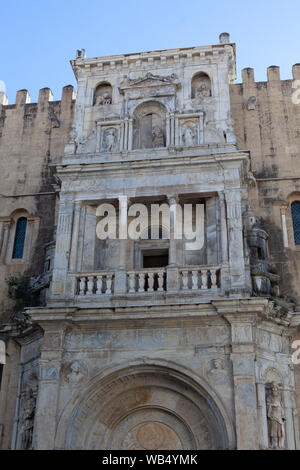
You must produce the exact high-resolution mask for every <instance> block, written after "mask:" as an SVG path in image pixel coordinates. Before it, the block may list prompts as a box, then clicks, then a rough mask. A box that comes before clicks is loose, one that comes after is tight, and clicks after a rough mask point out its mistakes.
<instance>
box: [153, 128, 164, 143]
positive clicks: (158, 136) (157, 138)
mask: <svg viewBox="0 0 300 470" xmlns="http://www.w3.org/2000/svg"><path fill="white" fill-rule="evenodd" d="M152 147H153V148H159V147H164V134H163V131H162V130H161V128H160V127H159V126H154V127H153V129H152Z"/></svg>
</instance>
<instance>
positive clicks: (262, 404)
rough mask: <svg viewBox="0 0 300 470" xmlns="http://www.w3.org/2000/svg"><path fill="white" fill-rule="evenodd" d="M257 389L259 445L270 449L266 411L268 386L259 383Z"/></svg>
mask: <svg viewBox="0 0 300 470" xmlns="http://www.w3.org/2000/svg"><path fill="white" fill-rule="evenodd" d="M256 389H257V418H258V428H259V429H258V437H259V444H260V448H261V449H268V447H269V436H268V424H267V409H266V406H267V405H266V385H265V384H264V383H257V385H256Z"/></svg>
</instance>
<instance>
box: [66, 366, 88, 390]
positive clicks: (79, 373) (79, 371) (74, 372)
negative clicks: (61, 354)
mask: <svg viewBox="0 0 300 470" xmlns="http://www.w3.org/2000/svg"><path fill="white" fill-rule="evenodd" d="M87 376H88V370H87V367H86V366H85V365H84V364H82V363H81V362H80V361H77V360H76V361H73V362H71V363H70V364H67V365H66V367H65V371H64V378H65V381H66V382H68V383H69V384H70V385H72V386H76V385H79V384H81V383H82V382H83V381H84V380H85V379H86V378H87Z"/></svg>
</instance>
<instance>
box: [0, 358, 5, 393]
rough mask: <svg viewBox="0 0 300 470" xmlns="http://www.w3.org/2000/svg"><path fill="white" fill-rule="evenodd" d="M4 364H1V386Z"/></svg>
mask: <svg viewBox="0 0 300 470" xmlns="http://www.w3.org/2000/svg"><path fill="white" fill-rule="evenodd" d="M3 367H4V366H3V364H0V388H1V383H2V375H3Z"/></svg>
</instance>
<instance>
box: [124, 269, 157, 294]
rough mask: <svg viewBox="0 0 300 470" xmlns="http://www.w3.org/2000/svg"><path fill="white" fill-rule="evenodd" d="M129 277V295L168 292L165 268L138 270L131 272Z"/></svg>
mask: <svg viewBox="0 0 300 470" xmlns="http://www.w3.org/2000/svg"><path fill="white" fill-rule="evenodd" d="M127 276H128V293H129V294H133V293H135V292H139V293H144V292H148V293H151V292H163V291H165V290H166V270H165V269H164V268H153V269H150V268H149V269H138V270H135V271H129V272H128V273H127Z"/></svg>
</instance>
